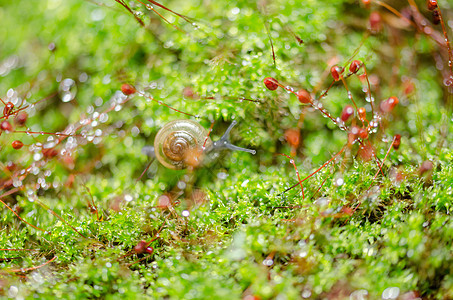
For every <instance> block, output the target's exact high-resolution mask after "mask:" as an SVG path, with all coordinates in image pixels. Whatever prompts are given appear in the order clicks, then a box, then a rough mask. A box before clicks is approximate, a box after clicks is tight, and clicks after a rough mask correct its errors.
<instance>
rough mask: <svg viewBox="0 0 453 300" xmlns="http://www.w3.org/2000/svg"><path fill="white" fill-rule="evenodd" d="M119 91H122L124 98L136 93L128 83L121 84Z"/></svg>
mask: <svg viewBox="0 0 453 300" xmlns="http://www.w3.org/2000/svg"><path fill="white" fill-rule="evenodd" d="M121 91H122V92H123V94H124V95H126V96H129V95H132V94H135V92H137V90H136V89H135V87H134V86H133V85H130V84H128V83H123V84H122V85H121Z"/></svg>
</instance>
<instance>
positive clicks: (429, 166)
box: [419, 160, 434, 175]
mask: <svg viewBox="0 0 453 300" xmlns="http://www.w3.org/2000/svg"><path fill="white" fill-rule="evenodd" d="M433 167H434V165H433V163H432V162H431V161H429V160H425V161H424V162H423V163H422V165H421V166H420V169H419V173H420V175H423V174H425V173H426V172H428V171H430V170H432V169H433Z"/></svg>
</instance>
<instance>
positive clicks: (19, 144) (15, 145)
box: [11, 140, 24, 150]
mask: <svg viewBox="0 0 453 300" xmlns="http://www.w3.org/2000/svg"><path fill="white" fill-rule="evenodd" d="M11 146H13V148H14V149H16V150H19V149H20V148H22V147H23V146H24V143H22V142H21V141H19V140H15V141H13V142H12V143H11Z"/></svg>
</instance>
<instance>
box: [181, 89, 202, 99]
mask: <svg viewBox="0 0 453 300" xmlns="http://www.w3.org/2000/svg"><path fill="white" fill-rule="evenodd" d="M182 95H183V96H184V98H189V99H196V98H198V96H197V94H195V92H194V91H193V89H192V88H191V87H190V86H186V87H185V88H184V89H183V90H182Z"/></svg>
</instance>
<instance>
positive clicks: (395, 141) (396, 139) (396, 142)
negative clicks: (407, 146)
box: [393, 134, 401, 150]
mask: <svg viewBox="0 0 453 300" xmlns="http://www.w3.org/2000/svg"><path fill="white" fill-rule="evenodd" d="M400 144H401V135H399V134H395V136H394V137H393V149H395V150H398V149H399V147H400Z"/></svg>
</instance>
